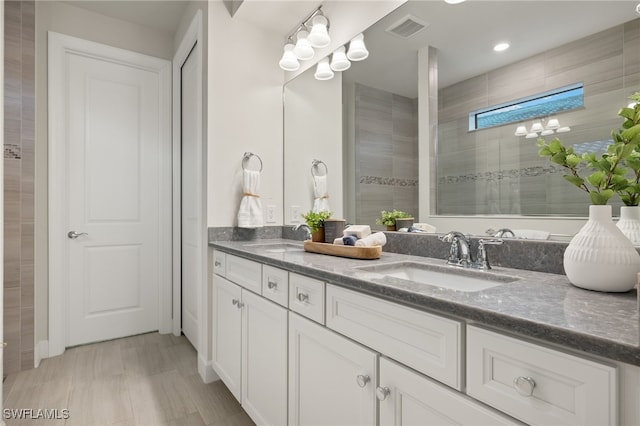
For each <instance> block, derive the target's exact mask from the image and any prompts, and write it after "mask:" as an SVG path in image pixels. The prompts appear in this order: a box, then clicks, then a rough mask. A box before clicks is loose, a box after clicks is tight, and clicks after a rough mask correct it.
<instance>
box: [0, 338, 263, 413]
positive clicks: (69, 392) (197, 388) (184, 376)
mask: <svg viewBox="0 0 640 426" xmlns="http://www.w3.org/2000/svg"><path fill="white" fill-rule="evenodd" d="M4 409H5V410H4V412H3V414H4V417H5V422H6V424H7V425H20V426H23V425H30V424H33V425H40V426H44V425H82V426H90V425H151V426H155V425H180V426H188V425H225V426H226V425H229V426H235V425H237V426H243V425H253V422H252V421H251V419H250V418H249V416H248V415H247V414H246V413H245V412H244V410H243V409H242V408H241V407H240V404H239V403H238V401H237V400H236V399H235V398H234V397H233V395H231V393H230V392H229V390H228V389H227V388H226V387H225V385H224V384H223V383H222V382H221V381H216V382H214V383H211V384H204V383H203V382H202V379H201V378H200V376H199V375H198V371H197V361H196V351H195V349H194V348H193V346H191V344H190V343H189V342H188V341H187V339H186V338H185V337H184V336H180V337H176V336H173V335H171V334H164V335H161V334H158V333H149V334H143V335H139V336H132V337H126V338H123V339H118V340H111V341H108V342H101V343H95V344H91V345H86V346H79V347H75V348H71V349H67V350H66V351H65V353H64V354H63V355H61V356H57V357H54V358H47V359H45V360H43V361H42V362H41V363H40V367H38V368H36V369H32V370H27V371H22V372H20V373H16V374H11V375H9V376H8V377H7V378H6V380H5V382H4ZM11 409H27V410H28V409H32V410H33V411H32V412H31V413H29V412H27V413H28V416H27V417H29V418H28V419H22V420H16V419H12V418H7V417H11V416H7V410H11ZM38 409H41V410H42V409H47V410H56V409H57V410H58V414H59V417H64V412H63V411H62V410H64V409H66V410H68V414H69V416H68V419H59V420H44V419H42V418H40V419H37V417H38V415H42V413H40V414H38V412H37V410H38Z"/></svg>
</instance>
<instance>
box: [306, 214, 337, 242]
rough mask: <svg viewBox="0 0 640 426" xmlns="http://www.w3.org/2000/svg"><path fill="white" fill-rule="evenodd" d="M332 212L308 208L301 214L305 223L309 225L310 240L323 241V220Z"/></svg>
mask: <svg viewBox="0 0 640 426" xmlns="http://www.w3.org/2000/svg"><path fill="white" fill-rule="evenodd" d="M331 215H332V213H331V212H330V211H328V210H320V211H317V212H314V211H313V210H309V211H308V212H307V213H305V214H303V215H302V218H303V219H304V221H305V223H306V224H307V226H308V227H309V232H311V241H314V242H318V243H323V242H324V221H325V220H327V219H329V218H330V217H331Z"/></svg>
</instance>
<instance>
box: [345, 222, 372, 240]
mask: <svg viewBox="0 0 640 426" xmlns="http://www.w3.org/2000/svg"><path fill="white" fill-rule="evenodd" d="M343 235H344V236H345V237H346V236H347V235H353V236H354V237H356V238H358V239H361V238H364V237H367V236H369V235H371V227H370V226H369V225H351V226H349V227H348V228H345V230H344V234H343Z"/></svg>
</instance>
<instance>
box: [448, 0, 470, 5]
mask: <svg viewBox="0 0 640 426" xmlns="http://www.w3.org/2000/svg"><path fill="white" fill-rule="evenodd" d="M464 1H465V0H444V2H445V3H449V4H459V3H463V2H464Z"/></svg>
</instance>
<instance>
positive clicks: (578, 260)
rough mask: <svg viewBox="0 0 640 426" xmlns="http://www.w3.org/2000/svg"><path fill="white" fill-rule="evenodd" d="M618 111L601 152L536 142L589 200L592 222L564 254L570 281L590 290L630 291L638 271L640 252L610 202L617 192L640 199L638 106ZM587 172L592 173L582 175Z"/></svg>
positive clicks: (628, 200) (629, 200)
mask: <svg viewBox="0 0 640 426" xmlns="http://www.w3.org/2000/svg"><path fill="white" fill-rule="evenodd" d="M639 97H640V94H638V93H636V94H634V95H633V96H632V97H631V98H632V99H634V100H636V101H638V100H640V99H639ZM618 115H620V116H621V117H622V118H623V119H624V122H623V125H622V128H621V129H620V130H618V131H614V132H612V138H613V143H612V144H611V145H610V146H609V147H608V149H607V152H605V153H603V154H602V155H600V156H597V155H596V154H595V153H592V152H586V153H584V154H582V156H578V155H576V154H575V153H574V151H573V148H572V147H568V148H567V147H565V146H564V145H563V144H562V142H560V140H559V139H558V138H554V139H553V140H551V141H550V142H549V143H547V142H546V141H545V140H544V139H539V140H538V146H539V147H540V151H539V154H540V155H541V156H542V157H548V158H549V159H550V160H551V161H552V162H554V163H556V164H559V165H561V166H562V167H564V168H565V169H567V170H568V172H569V173H568V174H566V175H564V178H565V179H566V180H567V181H568V182H570V183H571V184H573V185H575V186H576V187H578V188H579V189H581V190H583V191H585V192H587V193H588V194H589V198H590V199H591V203H592V205H591V206H590V207H589V220H588V221H587V223H586V224H585V225H584V226H583V227H582V229H580V231H579V232H578V233H577V234H576V235H575V236H574V237H573V239H572V240H571V242H570V243H569V245H568V246H567V249H566V250H565V253H564V269H565V273H566V274H567V277H568V278H569V281H571V283H572V284H574V285H576V286H578V287H582V288H587V289H590V290H598V291H614V292H621V291H628V290H631V289H632V288H633V287H634V286H635V283H636V274H637V273H638V272H640V255H638V253H637V252H636V250H635V248H634V247H633V244H632V243H631V241H630V240H629V239H628V238H627V237H626V236H625V235H624V234H623V232H622V231H621V230H620V229H619V228H618V227H616V226H615V224H614V223H613V221H612V220H611V206H610V205H607V203H608V201H609V200H610V199H611V197H613V196H614V195H615V194H618V195H619V196H620V198H621V199H622V200H623V202H625V203H633V202H636V203H637V201H638V199H639V197H640V192H638V189H640V187H639V186H638V181H639V180H640V155H639V154H638V153H639V152H640V107H639V106H638V104H636V105H635V106H634V107H633V108H630V107H627V108H622V109H621V110H620V111H619V112H618ZM630 170H631V172H630ZM585 172H586V173H588V175H586V176H585V177H583V175H584V173H585ZM581 174H583V175H581ZM630 174H631V175H633V176H632V177H630V178H629V177H628V176H629V175H630Z"/></svg>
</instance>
